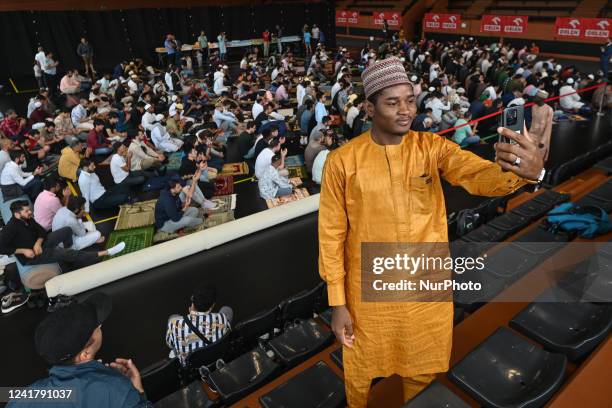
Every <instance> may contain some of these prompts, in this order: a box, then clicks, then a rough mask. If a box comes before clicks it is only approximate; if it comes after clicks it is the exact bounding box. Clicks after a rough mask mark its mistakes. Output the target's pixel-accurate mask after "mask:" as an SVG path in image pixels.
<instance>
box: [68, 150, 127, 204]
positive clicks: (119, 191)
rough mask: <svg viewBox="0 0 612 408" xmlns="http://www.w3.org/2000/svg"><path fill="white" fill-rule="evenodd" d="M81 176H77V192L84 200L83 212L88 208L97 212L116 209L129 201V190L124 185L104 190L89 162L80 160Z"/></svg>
mask: <svg viewBox="0 0 612 408" xmlns="http://www.w3.org/2000/svg"><path fill="white" fill-rule="evenodd" d="M80 166H81V174H79V190H81V195H82V196H83V198H85V200H86V202H85V211H89V209H90V207H93V208H95V209H98V210H103V209H116V208H117V207H118V206H120V205H121V204H125V203H127V202H128V201H130V196H129V188H128V187H127V186H125V185H116V186H115V187H113V188H112V189H110V190H108V191H107V190H106V189H105V188H104V186H102V183H100V178H99V177H98V175H97V174H96V173H95V171H96V165H95V164H94V162H92V161H91V160H89V159H87V158H85V159H81V163H80Z"/></svg>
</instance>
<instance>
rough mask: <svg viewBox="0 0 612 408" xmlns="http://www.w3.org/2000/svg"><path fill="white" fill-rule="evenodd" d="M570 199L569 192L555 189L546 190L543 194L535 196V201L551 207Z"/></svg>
mask: <svg viewBox="0 0 612 408" xmlns="http://www.w3.org/2000/svg"><path fill="white" fill-rule="evenodd" d="M569 199H570V195H569V194H563V193H558V192H556V191H553V190H546V191H545V192H543V193H542V194H540V195H538V196H536V197H534V198H533V200H534V201H537V202H539V203H543V204H546V205H548V206H550V207H551V208H552V207H554V206H555V205H557V204H561V203H563V202H565V201H567V200H569Z"/></svg>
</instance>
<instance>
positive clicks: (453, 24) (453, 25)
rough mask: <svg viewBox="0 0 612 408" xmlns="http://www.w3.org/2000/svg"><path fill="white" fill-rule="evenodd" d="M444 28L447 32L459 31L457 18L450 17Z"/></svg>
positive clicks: (443, 25)
mask: <svg viewBox="0 0 612 408" xmlns="http://www.w3.org/2000/svg"><path fill="white" fill-rule="evenodd" d="M442 28H444V29H447V30H456V29H457V16H455V15H452V14H451V15H450V16H448V21H444V22H443V23H442Z"/></svg>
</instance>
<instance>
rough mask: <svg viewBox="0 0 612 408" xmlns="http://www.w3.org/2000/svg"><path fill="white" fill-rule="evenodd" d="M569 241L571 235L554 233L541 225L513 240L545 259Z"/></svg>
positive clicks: (514, 243)
mask: <svg viewBox="0 0 612 408" xmlns="http://www.w3.org/2000/svg"><path fill="white" fill-rule="evenodd" d="M568 241H569V236H568V235H567V234H563V233H552V232H550V231H548V230H547V229H546V228H544V227H543V226H541V225H539V226H538V227H537V228H532V229H531V230H529V232H527V233H526V234H523V235H521V236H520V237H518V238H517V239H516V240H514V241H512V244H513V245H516V246H517V247H519V248H521V249H522V250H524V251H526V252H529V253H531V254H534V255H538V256H540V257H542V258H543V259H544V258H546V257H548V256H550V255H551V254H552V253H553V252H555V251H557V250H559V249H560V248H561V247H562V245H563V244H564V243H566V242H568Z"/></svg>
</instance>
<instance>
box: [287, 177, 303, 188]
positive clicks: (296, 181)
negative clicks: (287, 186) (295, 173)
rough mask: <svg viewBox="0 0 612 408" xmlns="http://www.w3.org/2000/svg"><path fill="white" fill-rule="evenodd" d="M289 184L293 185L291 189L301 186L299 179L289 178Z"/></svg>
mask: <svg viewBox="0 0 612 408" xmlns="http://www.w3.org/2000/svg"><path fill="white" fill-rule="evenodd" d="M289 182H290V183H291V184H293V187H297V186H301V185H302V184H303V182H302V179H301V178H299V177H293V178H290V179H289Z"/></svg>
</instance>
